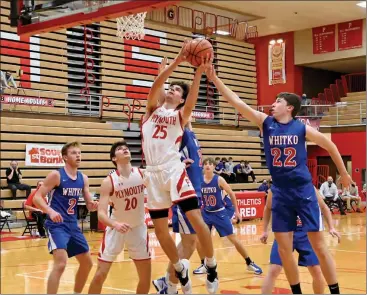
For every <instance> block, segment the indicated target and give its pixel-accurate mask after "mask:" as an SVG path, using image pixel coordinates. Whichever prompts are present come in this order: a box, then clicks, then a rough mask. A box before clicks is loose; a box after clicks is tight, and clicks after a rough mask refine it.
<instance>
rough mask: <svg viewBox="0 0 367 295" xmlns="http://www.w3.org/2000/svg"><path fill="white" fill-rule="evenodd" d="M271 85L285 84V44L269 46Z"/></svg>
mask: <svg viewBox="0 0 367 295" xmlns="http://www.w3.org/2000/svg"><path fill="white" fill-rule="evenodd" d="M268 53H269V57H268V60H269V62H268V64H269V65H268V66H269V85H274V84H285V83H286V77H285V43H284V42H281V43H277V42H275V43H274V44H269V50H268Z"/></svg>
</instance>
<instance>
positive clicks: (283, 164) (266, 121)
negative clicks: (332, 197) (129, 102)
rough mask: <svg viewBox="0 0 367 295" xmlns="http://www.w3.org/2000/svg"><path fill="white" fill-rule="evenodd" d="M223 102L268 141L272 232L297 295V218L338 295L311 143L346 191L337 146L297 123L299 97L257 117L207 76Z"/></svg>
mask: <svg viewBox="0 0 367 295" xmlns="http://www.w3.org/2000/svg"><path fill="white" fill-rule="evenodd" d="M206 75H207V77H208V79H209V80H211V81H212V82H213V83H214V85H215V86H216V88H217V89H218V91H219V92H220V93H221V94H222V95H223V96H224V98H225V99H226V100H227V101H228V102H229V103H230V104H231V105H232V106H233V107H234V108H235V109H237V110H238V111H239V112H240V113H241V115H242V116H243V117H244V118H246V119H248V120H249V121H250V122H252V123H253V124H255V125H257V126H258V127H259V128H260V130H261V132H262V134H263V138H264V151H265V157H266V164H267V166H268V169H269V171H270V174H271V176H272V180H273V185H272V192H273V196H274V197H273V205H272V214H273V222H272V229H273V232H274V233H275V238H276V240H277V242H278V244H279V254H280V257H281V258H282V262H283V266H284V271H285V274H286V276H287V279H288V282H289V284H290V286H291V289H292V292H293V293H302V291H301V286H300V283H299V273H298V267H297V263H296V261H295V259H294V257H293V256H292V250H293V232H294V231H295V230H296V228H297V215H298V216H299V217H300V218H301V219H302V222H303V227H304V230H305V231H306V232H307V233H308V238H309V240H310V243H311V245H312V248H313V249H314V251H315V253H316V255H317V257H318V258H319V260H320V265H321V269H322V270H323V275H324V277H325V279H326V281H327V283H328V285H329V289H330V292H331V293H332V294H338V293H340V291H339V285H338V281H337V276H336V268H335V263H334V260H333V258H332V257H331V255H330V253H329V251H328V249H327V247H326V244H325V241H324V236H323V234H322V232H321V229H322V219H321V214H320V207H319V204H318V202H317V197H316V193H315V191H314V187H313V184H312V177H311V174H310V172H309V170H308V168H307V151H306V140H309V141H312V142H314V143H316V144H317V145H319V146H321V147H322V148H324V149H326V150H327V151H328V152H329V154H330V156H331V158H332V159H333V161H334V163H335V165H336V167H337V169H338V171H339V174H340V175H341V178H340V182H341V184H342V185H343V186H344V187H348V186H349V185H350V184H351V183H352V179H351V177H350V176H349V174H348V172H347V170H346V169H345V166H344V163H343V160H342V158H341V156H340V153H339V151H338V149H337V148H336V146H335V144H334V143H333V142H332V141H331V140H329V139H327V138H326V137H325V136H324V135H323V134H322V133H320V132H318V131H317V130H316V129H314V128H312V127H310V126H305V125H304V124H303V123H302V122H300V121H299V120H297V119H296V118H295V117H296V115H297V113H298V111H299V109H300V107H301V100H300V97H299V96H298V95H296V94H293V93H288V92H282V93H280V94H278V96H277V98H276V101H275V102H274V103H273V105H272V115H273V116H268V115H266V114H264V113H262V112H259V111H256V110H254V109H252V108H251V107H250V106H248V105H247V104H246V103H245V102H243V101H242V100H241V99H240V98H239V97H238V96H237V95H236V94H235V93H234V92H233V91H232V90H230V89H229V88H228V87H227V86H226V85H224V83H223V82H222V81H221V80H220V79H219V78H218V77H217V75H216V73H215V70H214V67H212V68H210V69H208V70H207V71H206Z"/></svg>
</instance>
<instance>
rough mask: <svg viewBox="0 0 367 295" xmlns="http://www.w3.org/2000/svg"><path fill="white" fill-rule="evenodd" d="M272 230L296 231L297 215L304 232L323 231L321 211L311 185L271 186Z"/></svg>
mask: <svg viewBox="0 0 367 295" xmlns="http://www.w3.org/2000/svg"><path fill="white" fill-rule="evenodd" d="M271 191H272V193H273V200H272V207H271V211H272V215H273V217H272V230H273V232H290V231H296V229H297V215H299V217H300V218H301V220H302V224H303V230H304V231H305V232H317V231H322V230H323V229H324V227H323V222H322V216H321V210H320V207H319V203H318V201H317V196H316V192H315V189H314V186H313V184H312V183H309V184H306V185H303V186H298V187H289V188H279V187H277V186H275V185H272V187H271Z"/></svg>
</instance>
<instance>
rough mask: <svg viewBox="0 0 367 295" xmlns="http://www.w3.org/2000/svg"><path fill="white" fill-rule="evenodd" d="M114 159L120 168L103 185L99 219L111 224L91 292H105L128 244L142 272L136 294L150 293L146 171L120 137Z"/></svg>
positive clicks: (102, 247)
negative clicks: (135, 162)
mask: <svg viewBox="0 0 367 295" xmlns="http://www.w3.org/2000/svg"><path fill="white" fill-rule="evenodd" d="M110 159H111V161H112V163H113V164H114V165H115V166H116V170H115V171H114V172H112V173H111V174H110V175H108V176H107V177H106V178H105V179H104V180H103V182H102V185H101V190H100V193H101V197H100V201H99V206H98V220H99V221H101V222H102V223H103V224H104V225H106V226H107V227H106V230H105V234H104V236H103V240H102V244H101V247H100V250H99V253H98V267H97V271H96V274H95V275H94V278H93V280H92V283H91V284H90V287H89V294H100V293H101V290H102V286H103V283H104V282H105V280H106V278H107V275H108V273H109V271H110V269H111V266H112V262H114V261H115V260H116V258H117V256H118V255H119V254H120V253H121V252H122V250H123V249H124V246H125V247H126V249H127V250H128V251H129V256H130V258H131V259H132V260H133V261H134V264H135V267H136V270H137V273H138V277H139V282H138V285H137V288H136V294H148V292H149V287H150V286H149V285H150V277H151V261H150V251H149V245H148V242H149V241H148V230H147V226H146V224H145V210H144V188H145V186H144V183H143V174H142V172H141V171H140V169H139V168H136V167H132V166H131V154H130V149H129V147H128V145H127V143H126V142H125V141H118V142H115V143H114V144H113V145H112V147H111V150H110ZM110 201H111V202H112V203H113V211H112V214H110V216H109V214H108V213H107V211H108V204H109V202H110Z"/></svg>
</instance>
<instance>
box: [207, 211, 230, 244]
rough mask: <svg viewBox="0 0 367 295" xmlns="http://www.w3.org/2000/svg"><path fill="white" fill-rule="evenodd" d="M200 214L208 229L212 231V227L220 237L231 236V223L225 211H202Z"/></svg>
mask: <svg viewBox="0 0 367 295" xmlns="http://www.w3.org/2000/svg"><path fill="white" fill-rule="evenodd" d="M201 212H202V214H203V219H204V221H205V223H206V224H207V225H208V227H209V229H210V230H212V228H213V226H214V228H215V229H216V230H217V232H218V234H219V236H220V237H226V236H229V235H232V234H233V225H232V221H231V219H230V218H229V216H228V212H227V211H226V209H223V210H221V211H215V212H208V211H205V210H202V211H201Z"/></svg>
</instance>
